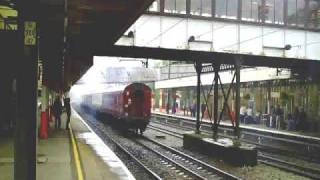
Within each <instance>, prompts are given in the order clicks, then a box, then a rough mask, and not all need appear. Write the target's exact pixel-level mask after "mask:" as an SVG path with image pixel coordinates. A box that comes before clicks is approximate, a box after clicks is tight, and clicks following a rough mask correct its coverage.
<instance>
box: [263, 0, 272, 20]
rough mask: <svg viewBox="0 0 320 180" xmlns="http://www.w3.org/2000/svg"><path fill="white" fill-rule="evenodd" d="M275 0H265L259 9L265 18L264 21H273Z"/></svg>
mask: <svg viewBox="0 0 320 180" xmlns="http://www.w3.org/2000/svg"><path fill="white" fill-rule="evenodd" d="M274 1H275V0H266V4H265V5H264V6H263V8H262V9H261V14H262V16H264V18H265V22H266V23H274V19H275V12H274V10H275V2H274Z"/></svg>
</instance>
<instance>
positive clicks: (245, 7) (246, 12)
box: [241, 0, 252, 21]
mask: <svg viewBox="0 0 320 180" xmlns="http://www.w3.org/2000/svg"><path fill="white" fill-rule="evenodd" d="M241 19H242V20H244V21H251V20H252V19H251V0H242V17H241Z"/></svg>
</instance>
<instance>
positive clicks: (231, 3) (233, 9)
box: [227, 0, 238, 19]
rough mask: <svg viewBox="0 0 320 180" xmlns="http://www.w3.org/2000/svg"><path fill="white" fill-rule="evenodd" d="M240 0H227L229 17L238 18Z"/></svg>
mask: <svg viewBox="0 0 320 180" xmlns="http://www.w3.org/2000/svg"><path fill="white" fill-rule="evenodd" d="M237 14H238V0H227V18H229V19H237Z"/></svg>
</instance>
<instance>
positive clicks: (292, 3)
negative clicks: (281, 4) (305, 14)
mask: <svg viewBox="0 0 320 180" xmlns="http://www.w3.org/2000/svg"><path fill="white" fill-rule="evenodd" d="M287 22H288V24H290V25H296V24H297V3H296V0H288V14H287Z"/></svg>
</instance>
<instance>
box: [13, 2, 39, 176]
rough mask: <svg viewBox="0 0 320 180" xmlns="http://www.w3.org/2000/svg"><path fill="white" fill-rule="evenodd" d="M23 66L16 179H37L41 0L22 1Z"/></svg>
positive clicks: (20, 69)
mask: <svg viewBox="0 0 320 180" xmlns="http://www.w3.org/2000/svg"><path fill="white" fill-rule="evenodd" d="M17 6H18V12H19V15H18V38H19V46H18V47H17V52H19V58H18V61H19V65H18V66H16V68H18V70H17V72H18V74H17V119H16V131H15V137H14V141H15V146H14V179H15V180H30V179H36V137H37V133H36V132H37V131H36V127H37V124H36V123H37V121H36V119H37V69H38V68H37V62H38V61H37V46H36V43H37V38H36V37H37V31H36V29H37V28H36V27H37V23H36V22H37V20H36V15H37V14H36V13H37V6H38V4H37V1H35V0H31V1H18V2H17Z"/></svg>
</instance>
